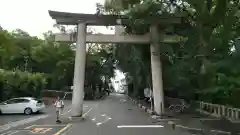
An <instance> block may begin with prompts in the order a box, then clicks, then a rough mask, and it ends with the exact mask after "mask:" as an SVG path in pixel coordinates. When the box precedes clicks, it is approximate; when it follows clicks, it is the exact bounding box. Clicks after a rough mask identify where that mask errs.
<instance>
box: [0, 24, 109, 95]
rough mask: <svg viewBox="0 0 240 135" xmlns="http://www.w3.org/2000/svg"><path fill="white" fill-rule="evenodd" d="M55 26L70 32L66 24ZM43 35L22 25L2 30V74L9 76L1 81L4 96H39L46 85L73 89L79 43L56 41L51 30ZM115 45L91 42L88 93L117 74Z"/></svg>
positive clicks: (58, 88) (0, 34)
mask: <svg viewBox="0 0 240 135" xmlns="http://www.w3.org/2000/svg"><path fill="white" fill-rule="evenodd" d="M55 27H59V29H60V30H62V32H69V31H68V30H66V29H65V27H64V26H57V25H56V26H55ZM63 30H64V31H63ZM72 31H74V30H72ZM70 32H71V31H70ZM43 35H44V39H39V38H37V37H32V36H30V35H29V34H28V33H27V32H25V31H22V30H21V29H16V30H14V31H12V32H9V31H6V30H4V29H2V30H0V68H1V69H2V70H3V71H2V72H1V75H0V76H1V78H3V79H6V78H9V79H7V80H2V81H0V82H1V84H2V85H1V86H2V87H1V92H0V93H1V97H0V100H2V99H3V97H5V98H9V97H14V96H37V95H39V93H40V92H41V90H42V89H49V90H64V91H70V87H71V86H72V85H73V74H74V61H75V44H70V43H57V42H54V36H53V32H51V31H48V32H46V33H43ZM111 48H112V47H111V45H99V44H89V45H88V52H87V61H86V65H87V66H86V77H85V78H86V79H85V80H86V81H85V82H86V84H87V85H86V87H88V88H86V89H90V90H88V92H86V93H90V94H91V95H93V93H94V90H95V89H96V86H97V85H102V86H104V85H103V84H105V83H106V82H103V81H102V77H103V76H104V77H105V78H108V79H109V78H110V77H112V76H113V67H112V65H113V64H112V60H111V59H112V49H111ZM15 71H16V72H15ZM14 75H15V76H14ZM39 75H41V77H40V78H41V79H44V80H45V82H44V84H42V85H41V87H39V86H38V84H35V83H37V82H36V81H37V79H38V77H39ZM3 76H4V77H3ZM29 85H31V86H29ZM35 87H37V88H35ZM103 88H107V87H103ZM89 91H91V92H89Z"/></svg>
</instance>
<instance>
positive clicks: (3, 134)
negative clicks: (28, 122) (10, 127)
mask: <svg viewBox="0 0 240 135" xmlns="http://www.w3.org/2000/svg"><path fill="white" fill-rule="evenodd" d="M11 132H12V131H7V132H5V133H2V134H0V135H6V134H9V133H11Z"/></svg>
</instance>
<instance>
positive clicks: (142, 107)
mask: <svg viewBox="0 0 240 135" xmlns="http://www.w3.org/2000/svg"><path fill="white" fill-rule="evenodd" d="M128 99H129V100H131V101H132V102H133V103H134V104H137V105H138V107H139V108H141V109H143V110H144V111H145V112H146V113H148V114H150V115H154V114H155V113H154V111H152V110H151V109H149V108H148V107H146V106H144V105H142V104H141V103H140V102H139V101H136V100H134V99H132V98H131V97H129V96H128Z"/></svg>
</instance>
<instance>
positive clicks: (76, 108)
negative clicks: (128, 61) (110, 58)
mask: <svg viewBox="0 0 240 135" xmlns="http://www.w3.org/2000/svg"><path fill="white" fill-rule="evenodd" d="M49 14H50V16H51V17H52V18H53V19H55V20H56V21H57V23H58V24H65V25H77V36H76V37H72V35H70V34H58V35H55V40H57V41H65V42H76V43H77V44H76V56H75V68H74V81H73V87H74V88H73V97H72V111H71V113H72V116H82V111H83V110H82V108H83V96H84V80H85V62H86V42H89V43H130V44H131V43H137V44H150V48H151V49H150V50H151V68H152V83H153V96H154V111H155V112H156V113H157V114H159V115H162V114H163V113H164V92H163V82H162V68H161V60H160V49H159V47H160V46H159V43H161V42H168V43H169V42H171V41H172V36H171V37H170V38H169V36H165V35H163V34H162V32H158V24H176V23H180V21H181V17H171V18H166V17H163V18H161V17H160V18H158V19H157V20H156V19H155V20H151V18H152V19H154V18H155V17H151V18H150V20H148V21H149V22H148V23H149V24H150V25H151V27H150V33H148V34H145V35H124V34H121V33H122V32H123V30H122V29H121V26H119V25H124V24H119V23H117V20H119V19H121V20H123V21H126V22H129V18H127V17H126V16H114V15H93V14H76V13H65V12H56V11H49ZM126 24H127V23H126ZM87 25H102V26H104V25H109V26H116V25H118V26H117V27H115V28H117V30H116V33H115V35H101V34H100V35H98V34H93V35H88V34H86V26H87ZM159 38H160V39H159ZM173 42H176V41H173Z"/></svg>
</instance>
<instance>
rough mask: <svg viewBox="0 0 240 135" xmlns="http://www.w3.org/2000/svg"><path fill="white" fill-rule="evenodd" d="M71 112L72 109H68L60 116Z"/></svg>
mask: <svg viewBox="0 0 240 135" xmlns="http://www.w3.org/2000/svg"><path fill="white" fill-rule="evenodd" d="M71 111H72V109H69V110H68V111H67V112H65V113H62V114H61V115H65V114H67V113H69V112H71Z"/></svg>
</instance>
